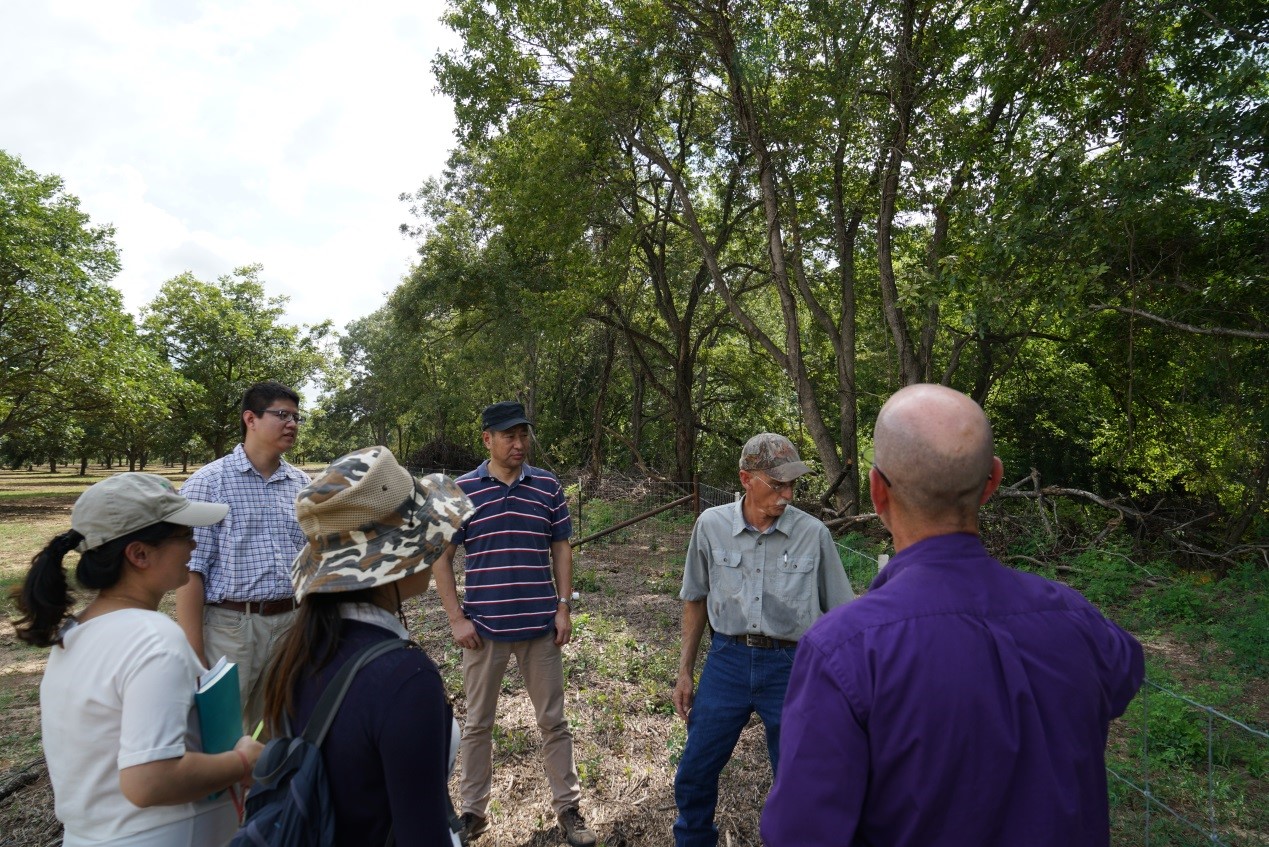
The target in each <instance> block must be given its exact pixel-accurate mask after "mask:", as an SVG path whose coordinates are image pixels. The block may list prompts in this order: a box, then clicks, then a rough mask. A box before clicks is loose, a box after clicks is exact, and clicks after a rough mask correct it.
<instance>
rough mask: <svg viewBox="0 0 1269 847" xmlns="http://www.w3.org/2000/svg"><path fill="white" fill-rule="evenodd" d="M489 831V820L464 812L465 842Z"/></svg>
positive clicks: (473, 813)
mask: <svg viewBox="0 0 1269 847" xmlns="http://www.w3.org/2000/svg"><path fill="white" fill-rule="evenodd" d="M488 831H489V818H486V817H481V816H480V815H478V814H476V813H475V812H463V841H471V840H472V839H473V838H477V837H479V836H481V835H484V834H485V833H486V832H488ZM591 843H592V844H593V843H594V842H593V841H592V842H591Z"/></svg>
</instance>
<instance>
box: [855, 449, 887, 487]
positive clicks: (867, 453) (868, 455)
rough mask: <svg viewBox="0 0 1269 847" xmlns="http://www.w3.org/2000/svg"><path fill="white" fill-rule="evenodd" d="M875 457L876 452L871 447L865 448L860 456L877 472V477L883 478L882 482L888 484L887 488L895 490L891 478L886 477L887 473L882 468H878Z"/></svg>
mask: <svg viewBox="0 0 1269 847" xmlns="http://www.w3.org/2000/svg"><path fill="white" fill-rule="evenodd" d="M873 456H874V451H873V447H872V446H871V445H870V446H869V447H867V448H865V449H864V452H862V453H860V454H859V458H861V459H863V460H864V461H865V462H867V463H868V464H869V465H870V466H871V467H872V469H873V470H875V471H876V472H877V476H879V477H881V481H882V482H884V483H885V484H886V488H894V486H893V485H891V484H890V477H888V476H886V472H885V471H883V470H882V469H881V468H879V467H877V463H876V462H874V461H873Z"/></svg>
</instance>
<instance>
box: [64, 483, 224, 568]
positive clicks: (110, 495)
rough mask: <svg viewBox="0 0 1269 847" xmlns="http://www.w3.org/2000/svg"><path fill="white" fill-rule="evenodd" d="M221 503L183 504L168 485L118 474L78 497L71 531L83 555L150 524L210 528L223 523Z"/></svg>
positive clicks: (222, 505)
mask: <svg viewBox="0 0 1269 847" xmlns="http://www.w3.org/2000/svg"><path fill="white" fill-rule="evenodd" d="M227 514H229V507H228V506H227V505H225V504H224V503H198V502H194V501H191V500H186V499H185V498H184V497H182V496H181V495H180V494H177V493H176V489H175V488H173V487H172V483H170V482H168V481H167V480H166V479H164V478H163V477H161V476H156V475H155V474H149V473H121V474H115V475H114V476H112V477H109V478H107V479H103V480H102V481H101V482H99V483H97V484H95V485H93V486H90V487H89V489H88V490H87V491H85V492H84V493H83V494H81V495H79V499H78V500H76V501H75V506H74V507H73V508H72V509H71V529H73V530H75V531H76V532H78V533H79V534H80V535H82V536H84V540H83V541H81V542H79V546H78V547H77V548H75V549H77V550H78V551H79V552H81V553H83V552H85V551H86V550H92V549H93V548H95V547H100V546H101V545H103V544H105V543H107V542H110V541H114V540H115V539H116V538H122V537H123V536H125V535H128V534H129V533H132V532H136V531H137V530H138V529H144V528H145V527H147V526H151V525H152V524H156V523H160V522H162V521H166V522H167V523H174V524H179V525H181V526H211V525H212V524H214V523H219V522H220V521H222V520H224V519H225V515H227Z"/></svg>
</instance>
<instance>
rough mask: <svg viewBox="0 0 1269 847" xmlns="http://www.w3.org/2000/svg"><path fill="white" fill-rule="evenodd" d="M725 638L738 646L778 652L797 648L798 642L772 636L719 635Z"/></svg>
mask: <svg viewBox="0 0 1269 847" xmlns="http://www.w3.org/2000/svg"><path fill="white" fill-rule="evenodd" d="M718 634H719V635H722V636H723V638H730V639H731V640H732V641H735V642H736V643H737V644H743V645H745V646H746V647H761V648H762V649H764V650H776V649H778V648H782V647H796V646H798V643H797V642H796V641H785V640H784V639H782V638H772V637H771V636H770V635H727V634H726V633H721V632H720V633H718Z"/></svg>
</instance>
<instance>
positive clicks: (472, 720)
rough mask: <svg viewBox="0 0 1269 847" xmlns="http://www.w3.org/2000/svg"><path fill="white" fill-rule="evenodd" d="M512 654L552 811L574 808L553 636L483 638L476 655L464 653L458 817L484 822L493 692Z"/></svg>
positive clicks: (569, 743)
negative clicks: (537, 736)
mask: <svg viewBox="0 0 1269 847" xmlns="http://www.w3.org/2000/svg"><path fill="white" fill-rule="evenodd" d="M512 655H514V656H515V657H516V665H517V666H518V667H519V668H520V675H521V676H522V677H524V687H525V689H526V690H527V691H528V693H529V699H530V700H531V701H533V711H534V712H535V713H536V714H537V721H538V729H540V730H541V731H542V764H543V767H544V769H545V770H546V778H547V781H548V782H549V783H550V786H551V807H552V808H553V809H554V810H555V813H556V814H559V813H560V812H561V811H563V810H564V809H566V808H568V807H569V806H576V805H578V802H579V800H580V799H581V796H582V792H581V786H580V785H579V784H578V782H577V767H576V766H575V765H574V764H573V733H572V732H571V731H570V730H569V728H568V721H567V720H566V719H565V718H564V665H563V662H562V661H561V658H560V648H559V647H556V646H555V634H554V633H550V634H547V635H544V636H542V637H541V638H535V639H533V640H531V641H492V640H490V639H487V638H486V639H484V643H483V644H482V645H481V648H480V649H479V650H463V688H464V689H465V690H466V694H467V723H466V725H465V726H464V727H463V741H462V745H461V750H462V754H463V775H462V779H461V780H460V781H459V795H460V797H461V800H462V808H461V810H460V812H475V813H476V814H478V815H480V816H481V817H486V816H487V815H488V811H489V792H490V786H491V785H492V783H493V725H494V717H495V714H496V712H497V708H498V691H499V690H500V689H501V688H502V677H503V674H504V673H505V672H506V670H507V662H508V660H509V659H510V658H511V656H512Z"/></svg>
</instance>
